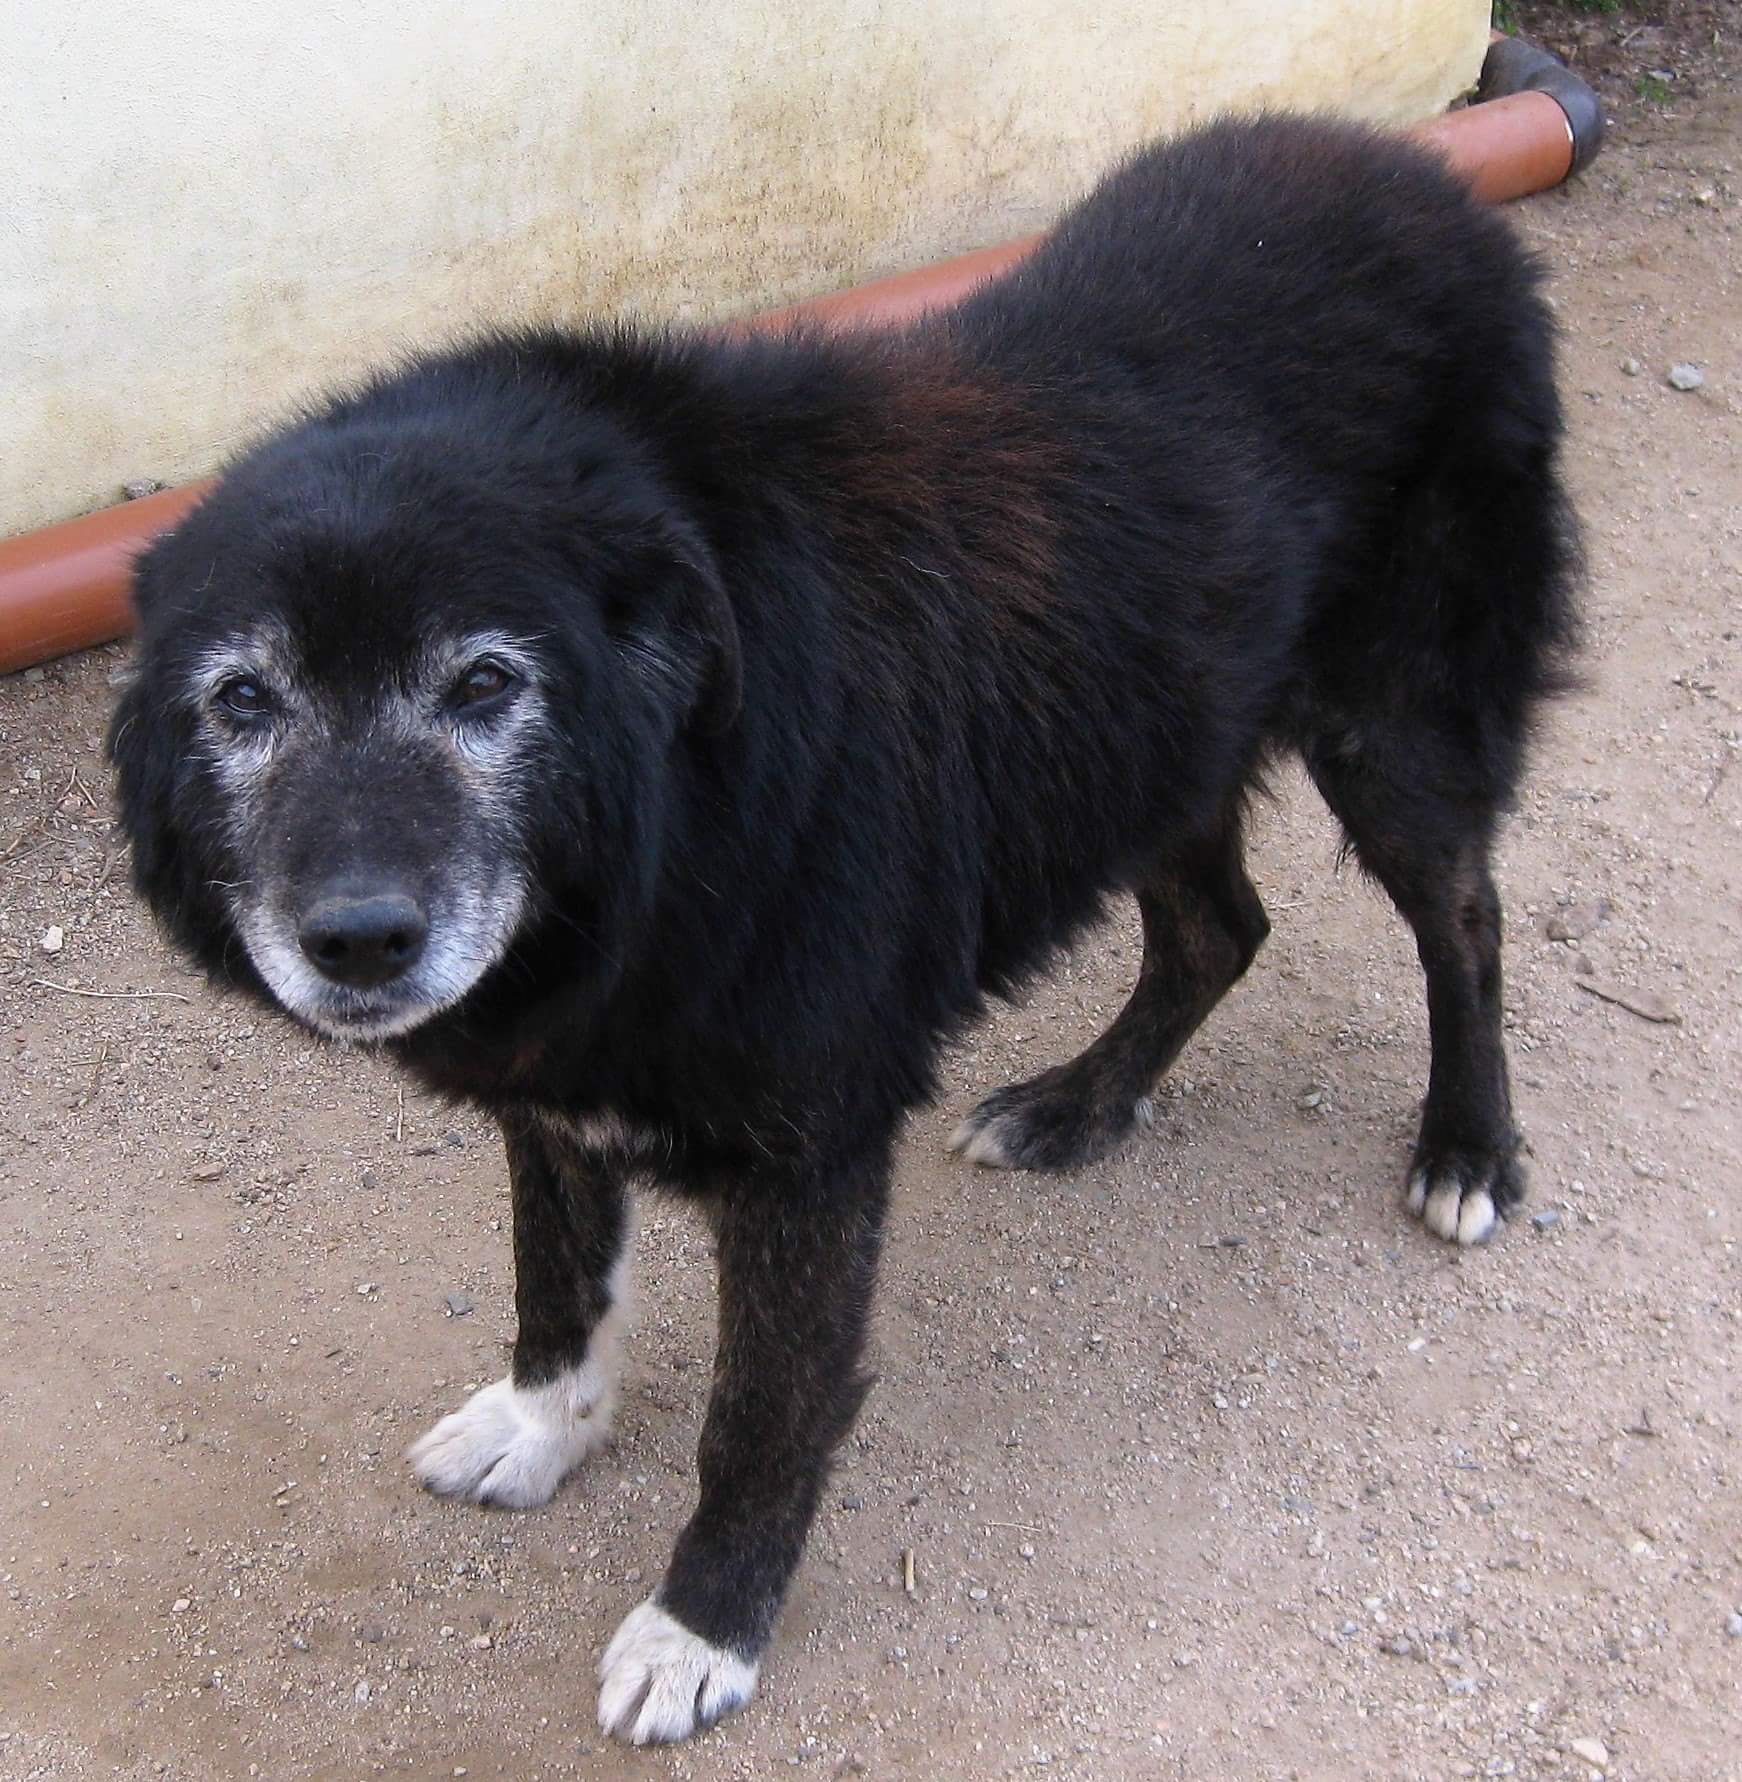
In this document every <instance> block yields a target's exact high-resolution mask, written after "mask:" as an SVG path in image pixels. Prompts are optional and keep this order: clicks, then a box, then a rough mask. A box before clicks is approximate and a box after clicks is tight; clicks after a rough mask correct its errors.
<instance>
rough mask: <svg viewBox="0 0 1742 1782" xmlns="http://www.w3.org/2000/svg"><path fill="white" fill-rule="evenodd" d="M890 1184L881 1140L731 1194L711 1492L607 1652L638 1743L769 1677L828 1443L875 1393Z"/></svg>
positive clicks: (607, 1667) (611, 1727)
mask: <svg viewBox="0 0 1742 1782" xmlns="http://www.w3.org/2000/svg"><path fill="white" fill-rule="evenodd" d="M887 1193H888V1156H887V1150H886V1149H885V1148H880V1149H879V1151H878V1153H877V1154H876V1155H874V1156H863V1157H861V1158H859V1159H858V1160H857V1161H856V1162H854V1163H852V1164H850V1165H848V1166H846V1167H841V1166H839V1165H837V1166H836V1167H834V1168H831V1169H829V1170H827V1171H826V1172H825V1171H820V1170H819V1171H811V1172H808V1173H807V1174H806V1175H804V1176H802V1177H791V1178H786V1179H781V1180H773V1181H771V1180H769V1179H767V1178H766V1177H764V1178H759V1179H757V1180H756V1181H754V1182H746V1183H744V1184H742V1185H739V1186H735V1187H733V1188H731V1189H730V1190H728V1191H727V1193H726V1194H725V1196H724V1197H723V1199H722V1203H721V1204H720V1206H719V1208H718V1211H717V1229H718V1234H719V1270H720V1342H719V1351H718V1354H717V1356H716V1358H715V1362H714V1387H713V1394H712V1397H711V1398H710V1400H709V1403H708V1413H707V1418H706V1421H705V1423H704V1425H703V1428H702V1438H701V1445H700V1449H699V1453H698V1461H699V1467H700V1474H701V1499H700V1502H699V1504H698V1505H697V1508H696V1513H695V1515H694V1516H693V1517H691V1519H690V1522H689V1525H688V1526H687V1527H686V1528H685V1529H684V1531H683V1533H682V1534H681V1535H680V1536H679V1537H678V1541H677V1546H676V1548H675V1550H674V1551H673V1553H672V1559H671V1565H670V1568H669V1569H668V1570H667V1572H666V1575H665V1580H664V1582H663V1583H662V1584H661V1585H660V1587H659V1589H658V1590H657V1591H655V1592H654V1594H653V1595H652V1596H651V1597H650V1598H649V1599H648V1600H647V1601H646V1602H645V1603H643V1604H642V1605H641V1606H640V1607H639V1608H638V1609H636V1610H634V1611H633V1612H632V1613H631V1614H630V1615H629V1617H628V1618H627V1619H626V1620H625V1621H624V1623H623V1625H622V1626H621V1627H620V1628H619V1629H618V1630H617V1634H616V1637H615V1638H614V1639H613V1640H612V1641H611V1644H610V1646H609V1647H608V1648H607V1649H606V1652H605V1655H604V1657H603V1658H602V1659H601V1660H600V1663H599V1683H600V1689H599V1723H600V1725H601V1726H603V1727H604V1728H605V1730H606V1731H607V1732H612V1733H615V1734H617V1735H618V1737H620V1738H625V1739H630V1740H632V1741H633V1742H634V1743H636V1744H638V1745H644V1744H649V1743H652V1742H655V1741H664V1740H672V1739H683V1738H687V1737H688V1736H689V1735H690V1734H691V1733H693V1732H696V1731H698V1730H699V1729H700V1728H702V1727H705V1726H708V1725H710V1724H711V1723H712V1722H713V1721H715V1720H717V1719H718V1718H719V1717H720V1715H722V1714H724V1713H727V1712H728V1711H730V1710H731V1709H733V1708H736V1707H738V1706H740V1705H741V1704H742V1703H743V1702H744V1701H746V1700H747V1699H748V1698H749V1695H750V1692H751V1691H752V1689H754V1688H755V1685H756V1672H757V1666H758V1664H759V1662H760V1660H761V1656H762V1652H763V1649H764V1648H765V1647H766V1646H767V1644H768V1639H769V1635H770V1633H771V1632H772V1630H773V1627H774V1620H775V1617H776V1615H777V1614H778V1613H779V1610H780V1605H781V1601H782V1599H783V1598H784V1597H785V1595H786V1589H787V1585H788V1583H789V1581H790V1580H791V1577H792V1573H793V1569H794V1568H795V1567H796V1566H797V1564H798V1560H799V1555H800V1553H801V1552H802V1551H803V1548H804V1542H805V1536H806V1534H807V1533H808V1531H809V1529H810V1524H811V1517H812V1515H813V1514H814V1512H815V1510H816V1504H817V1496H818V1493H819V1492H820V1490H821V1489H822V1485H823V1480H824V1478H825V1476H826V1474H827V1471H828V1466H829V1457H830V1454H831V1452H832V1450H833V1449H834V1447H835V1445H836V1443H837V1442H839V1441H840V1439H841V1438H842V1437H843V1436H844V1435H845V1434H846V1432H847V1430H848V1429H849V1428H850V1427H851V1425H852V1422H853V1419H854V1417H855V1416H856V1415H857V1413H858V1410H859V1405H860V1403H861V1401H862V1400H863V1398H864V1396H865V1389H866V1385H867V1382H866V1381H865V1379H864V1378H863V1376H862V1375H861V1374H860V1371H859V1359H860V1353H861V1350H862V1348H863V1346H864V1340H865V1326H866V1320H867V1317H868V1315H869V1311H870V1305H871V1290H872V1285H873V1281H874V1278H875V1275H876V1267H877V1251H878V1244H879V1239H880V1237H881V1234H882V1226H883V1212H884V1205H885V1201H886V1198H887Z"/></svg>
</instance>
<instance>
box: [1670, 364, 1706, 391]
mask: <svg viewBox="0 0 1742 1782" xmlns="http://www.w3.org/2000/svg"><path fill="white" fill-rule="evenodd" d="M1705 381H1706V374H1705V373H1704V372H1703V371H1702V370H1700V368H1699V366H1697V365H1672V366H1671V367H1670V368H1669V385H1670V388H1671V389H1672V390H1697V389H1698V388H1699V387H1700V385H1701V384H1703V383H1704V382H1705Z"/></svg>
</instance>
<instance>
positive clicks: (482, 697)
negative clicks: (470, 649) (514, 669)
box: [448, 660, 514, 711]
mask: <svg viewBox="0 0 1742 1782" xmlns="http://www.w3.org/2000/svg"><path fill="white" fill-rule="evenodd" d="M513 686H514V675H513V674H512V673H511V672H510V671H509V670H508V669H506V668H504V667H503V666H502V664H501V663H500V662H491V661H489V660H485V661H483V662H474V663H473V664H472V666H471V667H470V668H468V669H467V670H466V672H465V673H464V674H463V675H461V676H460V678H459V679H458V680H457V681H456V682H455V683H454V689H453V692H452V693H450V694H449V695H448V698H449V700H450V702H451V703H452V704H453V705H456V706H458V707H460V708H462V709H470V710H473V711H476V710H479V709H480V708H482V707H484V706H490V705H495V704H496V703H497V702H498V701H500V700H501V699H502V698H503V697H504V696H505V695H506V694H507V693H508V692H509V690H510V689H511V688H512V687H513Z"/></svg>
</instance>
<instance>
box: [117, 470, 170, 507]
mask: <svg viewBox="0 0 1742 1782" xmlns="http://www.w3.org/2000/svg"><path fill="white" fill-rule="evenodd" d="M168 487H169V484H168V483H165V482H160V481H159V480H158V479H157V478H156V477H154V476H136V477H135V478H134V479H133V480H132V481H131V482H129V483H123V484H122V485H121V494H122V497H123V498H124V499H125V500H128V501H143V500H144V499H145V497H146V496H147V495H161V494H162V493H163V491H164V490H165V489H167V488H168Z"/></svg>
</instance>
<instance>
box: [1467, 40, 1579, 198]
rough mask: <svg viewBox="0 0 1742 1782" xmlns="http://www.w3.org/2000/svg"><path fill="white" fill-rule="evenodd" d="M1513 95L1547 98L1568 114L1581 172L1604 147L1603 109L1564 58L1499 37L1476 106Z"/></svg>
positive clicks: (1574, 163)
mask: <svg viewBox="0 0 1742 1782" xmlns="http://www.w3.org/2000/svg"><path fill="white" fill-rule="evenodd" d="M1508 93H1547V94H1548V96H1549V97H1550V98H1551V99H1552V100H1553V101H1554V102H1555V104H1557V105H1558V106H1559V107H1560V108H1561V110H1562V111H1563V112H1565V113H1566V118H1567V131H1568V133H1569V134H1570V135H1571V137H1572V139H1573V160H1572V165H1571V166H1570V167H1569V168H1568V169H1567V171H1568V172H1569V173H1577V172H1578V171H1579V169H1580V168H1581V167H1583V166H1584V165H1585V164H1586V163H1587V162H1588V161H1590V160H1592V159H1594V158H1595V156H1596V153H1597V150H1598V149H1600V148H1601V147H1602V146H1603V104H1602V101H1601V100H1600V99H1599V98H1598V97H1597V95H1596V94H1595V93H1594V92H1593V91H1592V90H1591V88H1590V87H1589V86H1588V85H1586V83H1585V82H1584V81H1582V80H1580V79H1579V77H1578V76H1577V75H1576V74H1574V73H1573V71H1572V69H1570V68H1569V67H1568V66H1567V65H1566V63H1565V62H1563V61H1562V60H1561V59H1560V57H1559V56H1555V55H1551V54H1550V53H1549V52H1548V51H1547V50H1545V49H1543V48H1542V47H1541V45H1539V44H1535V43H1532V42H1531V41H1530V39H1529V38H1527V37H1498V38H1496V39H1495V40H1494V42H1492V43H1491V44H1489V46H1488V54H1487V57H1486V58H1485V60H1484V61H1483V63H1482V74H1481V78H1480V79H1479V80H1478V81H1477V82H1476V103H1477V104H1478V105H1479V104H1481V102H1482V101H1483V100H1484V99H1504V98H1505V97H1506V95H1507V94H1508Z"/></svg>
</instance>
